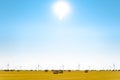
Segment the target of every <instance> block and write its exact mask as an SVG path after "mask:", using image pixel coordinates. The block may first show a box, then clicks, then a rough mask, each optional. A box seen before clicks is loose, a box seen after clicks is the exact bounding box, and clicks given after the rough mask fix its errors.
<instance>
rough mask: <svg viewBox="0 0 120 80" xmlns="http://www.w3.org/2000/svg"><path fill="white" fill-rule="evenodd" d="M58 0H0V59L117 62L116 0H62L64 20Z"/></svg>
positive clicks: (71, 64)
mask: <svg viewBox="0 0 120 80" xmlns="http://www.w3.org/2000/svg"><path fill="white" fill-rule="evenodd" d="M56 1H57V0H0V65H4V67H5V66H6V64H10V65H11V66H13V65H14V66H30V67H31V66H33V65H34V66H36V65H38V64H40V65H42V66H44V68H61V65H65V66H66V69H75V68H77V67H76V66H77V65H78V64H80V65H81V67H82V68H88V66H89V65H90V66H92V68H95V69H99V68H103V67H105V66H107V68H110V66H112V65H113V64H115V65H116V66H117V67H118V68H120V63H119V61H120V0H66V1H67V2H68V3H69V4H70V5H71V13H70V14H69V15H67V16H66V17H65V18H64V20H63V21H60V20H59V19H58V18H57V17H56V16H55V15H54V13H53V10H52V8H51V7H52V5H53V4H54V3H55V2H56ZM0 68H1V66H0Z"/></svg>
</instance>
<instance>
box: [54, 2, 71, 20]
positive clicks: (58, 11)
mask: <svg viewBox="0 0 120 80" xmlns="http://www.w3.org/2000/svg"><path fill="white" fill-rule="evenodd" d="M53 12H54V13H55V15H56V16H57V17H58V18H59V19H60V20H62V19H63V18H64V17H65V16H67V15H68V13H70V5H69V4H68V3H67V2H65V1H57V2H55V3H54V5H53Z"/></svg>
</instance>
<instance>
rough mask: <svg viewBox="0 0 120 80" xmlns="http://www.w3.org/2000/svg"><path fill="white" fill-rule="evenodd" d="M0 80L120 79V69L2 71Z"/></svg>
mask: <svg viewBox="0 0 120 80" xmlns="http://www.w3.org/2000/svg"><path fill="white" fill-rule="evenodd" d="M0 80H120V71H89V72H88V73H85V72H84V71H71V72H68V71H64V73H63V74H53V73H52V71H48V72H45V71H20V72H17V71H12V72H7V71H6V72H5V71H0Z"/></svg>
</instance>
